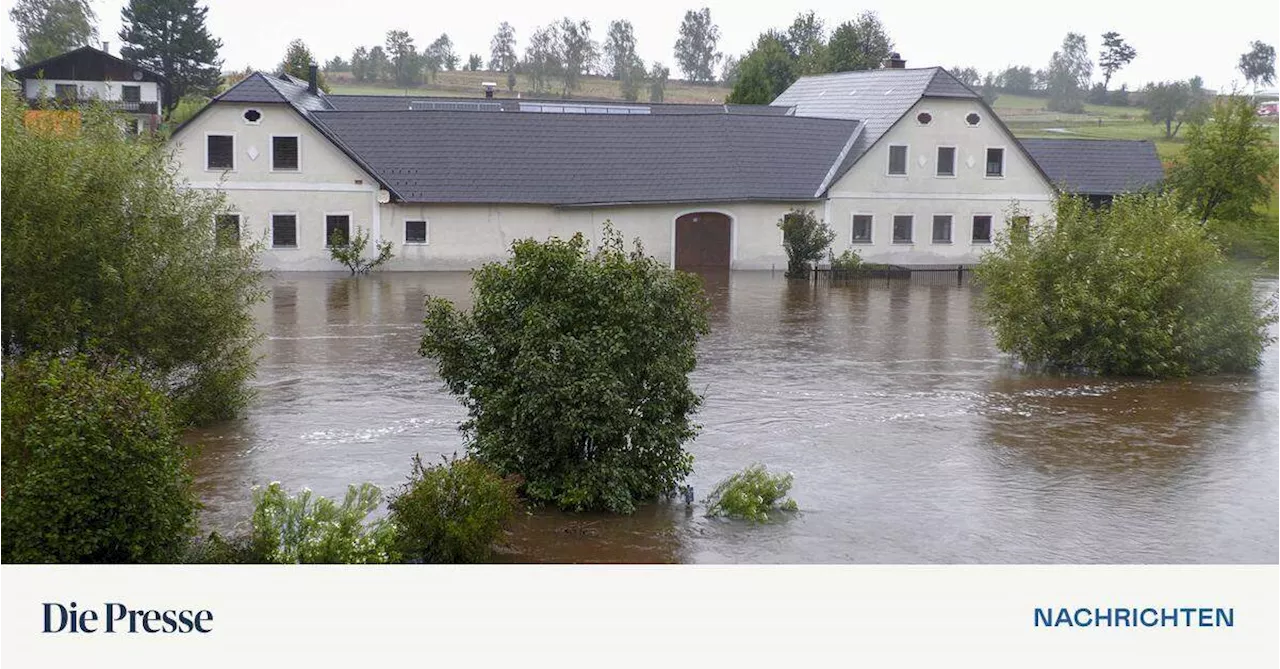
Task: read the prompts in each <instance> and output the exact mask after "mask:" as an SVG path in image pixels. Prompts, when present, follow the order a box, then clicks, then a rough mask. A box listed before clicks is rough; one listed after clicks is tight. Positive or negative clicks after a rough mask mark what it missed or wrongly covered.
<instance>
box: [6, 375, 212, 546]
mask: <svg viewBox="0 0 1280 669" xmlns="http://www.w3.org/2000/svg"><path fill="white" fill-rule="evenodd" d="M2 411H3V416H4V439H3V442H2V443H3V462H4V466H3V474H2V477H3V490H4V532H3V535H2V537H3V538H2V539H0V543H2V544H3V557H4V561H5V562H58V563H61V562H169V561H173V560H176V559H178V558H179V557H180V552H181V550H182V547H183V546H185V545H186V543H187V541H188V539H189V537H190V536H191V534H192V532H193V531H194V529H195V517H196V508H197V503H196V497H195V494H194V493H193V492H192V489H191V477H190V475H189V473H188V472H187V458H188V453H187V450H186V449H185V448H184V447H183V446H182V443H181V441H180V432H179V428H178V424H177V423H176V422H175V421H174V419H173V417H172V412H171V411H170V407H169V401H168V399H167V398H166V397H165V396H164V395H163V394H162V393H159V392H157V391H156V390H154V389H153V388H152V387H151V386H150V385H149V384H148V383H147V382H146V381H144V380H143V379H142V378H141V377H139V376H138V375H137V374H134V373H131V372H129V371H125V370H121V369H114V368H108V369H103V368H99V367H95V366H93V365H91V364H90V362H89V361H88V360H87V359H85V358H84V357H77V358H71V359H50V358H46V357H43V356H39V355H32V356H28V357H27V358H26V359H24V360H22V361H20V362H17V363H12V362H10V363H8V364H6V365H5V369H4V384H3V409H2Z"/></svg>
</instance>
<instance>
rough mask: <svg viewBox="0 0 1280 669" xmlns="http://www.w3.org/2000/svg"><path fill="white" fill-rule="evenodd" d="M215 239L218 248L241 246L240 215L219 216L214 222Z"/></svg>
mask: <svg viewBox="0 0 1280 669" xmlns="http://www.w3.org/2000/svg"><path fill="white" fill-rule="evenodd" d="M213 232H214V239H215V240H216V241H217V244H218V246H230V247H235V246H239V245H240V214H234V213H227V214H218V217H217V219H215V220H214V228H213Z"/></svg>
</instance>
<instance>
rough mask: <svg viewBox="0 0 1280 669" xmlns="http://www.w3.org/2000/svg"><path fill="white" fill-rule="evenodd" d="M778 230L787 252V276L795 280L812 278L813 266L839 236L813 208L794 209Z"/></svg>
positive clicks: (783, 219) (785, 216) (784, 216)
mask: <svg viewBox="0 0 1280 669" xmlns="http://www.w3.org/2000/svg"><path fill="white" fill-rule="evenodd" d="M778 228H780V229H781V230H782V248H783V250H784V251H786V252H787V276H788V277H789V278H792V279H800V278H804V277H806V276H808V275H809V268H810V265H811V263H815V262H817V261H819V260H821V259H822V256H823V254H825V253H826V252H827V248H828V247H830V246H831V240H833V239H835V238H836V233H835V232H834V231H832V230H831V228H830V227H828V226H827V224H826V223H823V222H822V221H819V220H818V218H817V216H815V215H814V213H813V210H811V209H810V210H806V209H792V210H791V211H790V212H789V213H787V214H785V215H783V217H782V218H781V219H780V220H779V221H778Z"/></svg>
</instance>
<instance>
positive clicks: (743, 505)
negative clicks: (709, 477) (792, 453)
mask: <svg viewBox="0 0 1280 669" xmlns="http://www.w3.org/2000/svg"><path fill="white" fill-rule="evenodd" d="M794 479H795V477H793V476H792V475H791V474H789V473H788V474H770V473H769V470H768V468H766V467H765V466H764V465H762V464H754V465H751V466H750V467H747V468H746V469H744V470H742V471H740V472H738V473H737V474H734V475H733V476H730V477H729V478H727V479H725V480H723V481H721V482H720V484H719V485H717V486H716V487H715V490H712V491H711V494H710V495H708V496H707V499H706V503H707V515H708V516H711V517H715V516H728V517H730V518H741V519H743V520H750V521H752V522H755V523H763V522H765V521H766V520H769V512H770V511H773V510H775V509H781V510H783V511H796V510H798V508H797V506H796V501H795V500H793V499H791V498H790V497H787V492H789V491H790V490H791V484H792V483H793V482H794Z"/></svg>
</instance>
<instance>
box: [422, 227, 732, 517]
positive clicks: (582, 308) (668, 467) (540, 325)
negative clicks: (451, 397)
mask: <svg viewBox="0 0 1280 669" xmlns="http://www.w3.org/2000/svg"><path fill="white" fill-rule="evenodd" d="M472 292H473V295H474V297H475V300H474V306H473V307H472V309H471V311H470V312H459V311H457V310H456V309H455V308H454V306H453V305H452V304H451V303H449V302H448V301H447V300H445V299H442V298H438V297H432V298H430V299H428V301H427V309H426V319H425V333H424V334H423V337H422V347H421V349H420V352H421V353H422V355H424V356H427V357H429V358H433V359H435V360H436V361H437V362H438V364H439V372H440V376H441V377H442V378H443V379H444V380H445V382H446V383H447V384H448V385H449V389H450V390H451V391H452V392H453V393H454V394H455V395H457V396H459V397H460V398H461V400H462V402H463V404H464V405H465V406H466V407H467V412H468V416H469V418H468V420H467V422H466V423H464V424H463V426H462V427H463V429H464V430H465V431H466V432H467V434H468V436H469V438H470V450H471V453H472V455H474V456H475V457H476V458H477V459H479V460H481V461H483V462H485V463H487V464H489V465H490V466H492V467H494V468H496V469H497V470H498V472H499V473H500V474H503V475H507V474H518V475H519V476H520V477H521V478H522V479H523V482H524V483H523V492H524V494H525V496H527V497H529V498H530V499H532V500H534V501H537V502H550V503H554V504H556V505H558V506H560V507H563V508H566V509H607V510H609V511H614V512H621V513H630V512H631V511H632V510H634V509H635V505H636V503H637V502H640V501H642V500H648V499H654V498H656V497H657V496H658V495H661V494H664V493H667V492H669V491H671V490H673V489H674V488H675V487H676V485H677V484H678V483H679V482H680V481H681V480H683V479H684V478H685V476H687V475H688V474H689V472H690V469H691V466H692V456H690V455H689V453H688V452H686V451H685V450H684V443H685V442H687V441H689V440H690V439H692V438H693V436H694V434H695V432H696V426H695V425H694V424H693V422H692V420H691V419H692V416H693V413H694V412H695V411H697V409H698V407H699V405H700V404H701V402H702V398H701V397H699V396H698V395H697V394H696V393H694V392H693V390H692V389H691V388H690V387H689V373H690V372H692V371H693V369H694V366H695V364H696V362H697V346H696V345H697V341H698V337H699V336H700V335H703V334H705V333H706V332H707V327H708V325H707V302H706V298H705V297H704V296H703V294H702V288H701V286H700V284H699V281H698V278H697V277H695V276H693V275H691V274H686V273H683V272H677V271H673V270H671V269H669V268H668V267H667V266H666V263H662V262H658V261H657V260H655V259H653V258H651V257H649V256H646V255H645V254H644V252H643V250H642V249H641V248H640V247H639V245H638V244H637V246H636V248H635V250H634V251H633V252H632V253H627V252H625V251H624V249H623V241H622V237H621V236H620V235H618V234H617V233H616V232H613V231H612V229H611V228H608V229H606V232H605V234H604V235H603V238H602V239H601V240H600V246H599V249H598V250H596V251H592V250H591V245H590V244H589V243H588V242H587V240H586V239H585V238H583V236H582V235H581V234H578V235H575V236H574V237H573V239H570V240H568V241H564V240H559V239H554V238H553V239H551V240H548V241H546V242H538V241H534V240H532V239H525V240H521V241H517V242H515V244H513V245H512V256H511V258H510V259H509V260H508V261H506V262H504V263H490V264H487V265H485V266H484V267H482V268H480V269H479V270H477V271H476V273H475V281H474V286H473V288H472Z"/></svg>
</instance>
